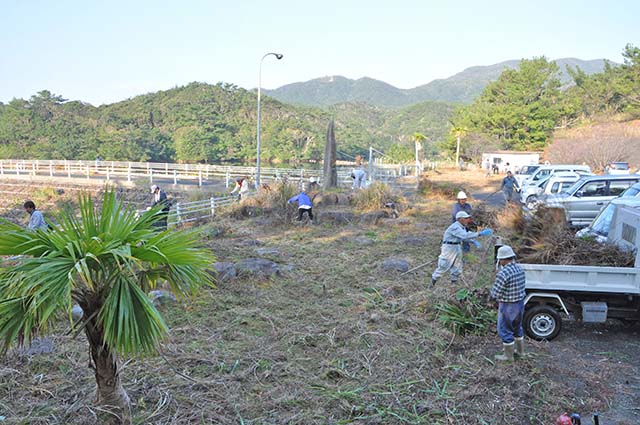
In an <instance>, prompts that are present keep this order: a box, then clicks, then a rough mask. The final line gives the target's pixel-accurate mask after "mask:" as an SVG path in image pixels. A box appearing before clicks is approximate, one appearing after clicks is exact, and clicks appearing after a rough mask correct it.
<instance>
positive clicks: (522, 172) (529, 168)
mask: <svg viewBox="0 0 640 425" xmlns="http://www.w3.org/2000/svg"><path fill="white" fill-rule="evenodd" d="M538 168H540V165H525V166H524V167H522V168H521V169H519V170H518V171H516V173H515V174H514V177H515V179H516V181H517V182H518V184H519V185H520V186H522V182H523V181H525V180H526V179H527V178H529V177H530V176H531V174H533V173H534V172H535V171H536V170H537V169H538Z"/></svg>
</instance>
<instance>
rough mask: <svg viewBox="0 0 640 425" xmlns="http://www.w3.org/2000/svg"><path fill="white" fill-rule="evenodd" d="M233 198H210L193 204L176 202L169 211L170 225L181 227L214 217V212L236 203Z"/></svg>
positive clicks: (235, 199) (235, 198)
mask: <svg viewBox="0 0 640 425" xmlns="http://www.w3.org/2000/svg"><path fill="white" fill-rule="evenodd" d="M237 200H238V198H237V197H235V196H220V197H211V198H208V199H203V200H200V201H194V202H176V203H175V204H174V205H173V207H172V209H171V210H170V211H169V217H168V222H169V224H170V225H181V224H184V223H189V222H191V221H196V220H201V219H204V218H208V217H211V218H212V217H214V216H215V214H216V210H217V209H218V208H221V207H226V206H229V205H231V204H233V203H235V202H237Z"/></svg>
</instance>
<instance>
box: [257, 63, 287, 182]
mask: <svg viewBox="0 0 640 425" xmlns="http://www.w3.org/2000/svg"><path fill="white" fill-rule="evenodd" d="M269 55H273V56H275V57H276V59H278V60H280V59H282V54H281V53H267V54H265V55H264V56H263V57H262V59H260V70H259V71H258V131H257V133H258V136H257V138H258V142H257V159H256V190H260V92H261V90H262V62H263V61H264V58H266V57H267V56H269Z"/></svg>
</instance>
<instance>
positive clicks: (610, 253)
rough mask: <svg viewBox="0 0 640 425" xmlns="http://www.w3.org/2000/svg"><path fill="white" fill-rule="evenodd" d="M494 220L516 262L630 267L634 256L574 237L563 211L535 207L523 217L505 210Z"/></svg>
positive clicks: (517, 209) (614, 248)
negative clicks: (531, 212) (515, 256)
mask: <svg viewBox="0 0 640 425" xmlns="http://www.w3.org/2000/svg"><path fill="white" fill-rule="evenodd" d="M496 221H497V223H498V229H499V231H500V233H501V235H504V236H506V240H505V241H504V242H505V243H509V244H512V245H513V246H514V249H515V250H516V252H517V253H518V256H519V261H521V262H523V263H531V264H559V265H575V266H580V265H584V266H587V265H589V266H611V267H633V266H634V263H635V256H634V255H633V253H632V252H629V251H623V250H621V249H619V248H618V247H617V246H615V245H610V244H602V243H598V242H597V241H596V240H595V239H593V238H577V237H576V236H575V230H573V229H570V228H569V226H568V225H567V222H566V219H565V214H564V210H562V209H558V208H545V207H541V208H538V209H537V210H536V211H535V212H534V214H533V215H532V216H531V217H528V218H525V216H524V215H523V213H522V210H521V209H520V208H515V207H511V208H505V209H504V210H503V211H502V212H500V213H499V214H498V215H497V218H496Z"/></svg>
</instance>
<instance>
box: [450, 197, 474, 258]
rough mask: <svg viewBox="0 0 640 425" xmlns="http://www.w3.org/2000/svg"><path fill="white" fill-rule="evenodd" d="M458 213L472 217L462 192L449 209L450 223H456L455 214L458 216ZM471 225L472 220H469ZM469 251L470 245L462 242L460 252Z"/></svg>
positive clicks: (468, 204) (469, 205)
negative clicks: (461, 212) (464, 213)
mask: <svg viewBox="0 0 640 425" xmlns="http://www.w3.org/2000/svg"><path fill="white" fill-rule="evenodd" d="M460 211H464V212H466V213H467V214H469V215H473V214H472V213H471V204H470V203H468V202H467V194H466V193H464V191H462V190H461V191H460V192H458V195H457V196H456V203H455V204H453V208H452V209H451V222H452V223H455V222H456V214H458V213H459V212H460ZM470 224H473V219H471V223H470ZM466 229H467V230H469V228H466ZM469 251H471V245H469V242H464V241H463V242H462V252H469Z"/></svg>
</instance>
